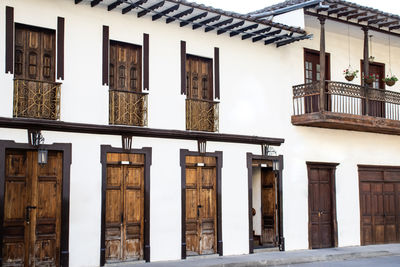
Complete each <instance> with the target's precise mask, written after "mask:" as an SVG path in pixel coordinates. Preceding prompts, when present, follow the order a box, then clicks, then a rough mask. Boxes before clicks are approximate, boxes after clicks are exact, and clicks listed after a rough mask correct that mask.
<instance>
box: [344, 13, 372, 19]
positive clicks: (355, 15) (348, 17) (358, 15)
mask: <svg viewBox="0 0 400 267" xmlns="http://www.w3.org/2000/svg"><path fill="white" fill-rule="evenodd" d="M367 14H368V12H367V11H364V12H359V13H356V14H353V15H350V16H347V20H350V19H355V18H358V17H361V16H366V15H367Z"/></svg>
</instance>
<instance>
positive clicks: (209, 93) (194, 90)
mask: <svg viewBox="0 0 400 267" xmlns="http://www.w3.org/2000/svg"><path fill="white" fill-rule="evenodd" d="M186 71H187V83H186V86H187V92H188V98H190V99H203V100H213V76H212V71H213V69H212V60H211V59H208V58H202V57H198V56H192V55H187V56H186Z"/></svg>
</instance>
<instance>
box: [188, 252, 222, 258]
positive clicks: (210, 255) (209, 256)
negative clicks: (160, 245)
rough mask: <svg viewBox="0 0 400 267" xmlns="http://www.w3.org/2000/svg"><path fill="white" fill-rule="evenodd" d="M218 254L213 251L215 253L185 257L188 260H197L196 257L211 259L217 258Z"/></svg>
mask: <svg viewBox="0 0 400 267" xmlns="http://www.w3.org/2000/svg"><path fill="white" fill-rule="evenodd" d="M218 257H219V254H217V253H215V254H206V255H190V256H189V255H187V256H186V259H187V260H190V259H193V260H197V259H212V258H218Z"/></svg>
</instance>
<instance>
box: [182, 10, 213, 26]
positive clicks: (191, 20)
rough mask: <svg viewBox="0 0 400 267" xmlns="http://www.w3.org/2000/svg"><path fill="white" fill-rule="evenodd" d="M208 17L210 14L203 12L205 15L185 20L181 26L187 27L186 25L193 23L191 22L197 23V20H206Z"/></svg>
mask: <svg viewBox="0 0 400 267" xmlns="http://www.w3.org/2000/svg"><path fill="white" fill-rule="evenodd" d="M207 15H208V12H203V13H201V14H199V15H197V16H194V17H191V18H190V19H187V20H185V21H182V22H181V23H180V26H181V27H183V26H186V25H188V24H189V23H191V22H193V21H196V20H199V19H202V18H204V17H207Z"/></svg>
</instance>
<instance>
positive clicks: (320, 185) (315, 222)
mask: <svg viewBox="0 0 400 267" xmlns="http://www.w3.org/2000/svg"><path fill="white" fill-rule="evenodd" d="M333 173H334V168H332V167H329V166H325V165H321V166H318V165H314V164H313V165H309V166H308V177H309V187H308V190H309V193H308V194H309V216H310V219H309V220H310V222H309V223H310V228H309V235H310V247H311V248H329V247H333V246H335V238H334V237H335V230H334V221H335V220H336V217H335V214H334V208H333V204H332V203H333V199H332V198H333V192H334V188H333V179H334V177H333Z"/></svg>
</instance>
